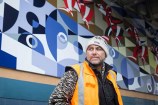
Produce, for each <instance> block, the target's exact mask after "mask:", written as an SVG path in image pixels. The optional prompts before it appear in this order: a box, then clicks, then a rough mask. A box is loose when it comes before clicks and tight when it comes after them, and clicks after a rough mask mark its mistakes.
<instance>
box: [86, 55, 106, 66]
mask: <svg viewBox="0 0 158 105" xmlns="http://www.w3.org/2000/svg"><path fill="white" fill-rule="evenodd" d="M86 61H88V60H87V58H86ZM88 63H89V66H90V67H91V68H92V69H97V67H99V66H102V65H103V63H104V62H100V63H99V64H92V63H91V62H89V61H88Z"/></svg>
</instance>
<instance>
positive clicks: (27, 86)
mask: <svg viewBox="0 0 158 105" xmlns="http://www.w3.org/2000/svg"><path fill="white" fill-rule="evenodd" d="M54 88H55V86H53V85H47V84H40V83H33V82H26V81H20V80H14V79H8V78H0V97H3V98H14V99H24V100H37V101H48V99H49V96H50V94H51V93H52V91H53V89H54Z"/></svg>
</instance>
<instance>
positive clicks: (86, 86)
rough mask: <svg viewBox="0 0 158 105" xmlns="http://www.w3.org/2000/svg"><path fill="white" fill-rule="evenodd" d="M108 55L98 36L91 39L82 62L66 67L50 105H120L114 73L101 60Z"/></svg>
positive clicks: (52, 95) (103, 42)
mask: <svg viewBox="0 0 158 105" xmlns="http://www.w3.org/2000/svg"><path fill="white" fill-rule="evenodd" d="M108 54H109V53H108V47H107V44H106V43H105V41H104V39H103V38H102V37H101V36H95V37H93V38H92V39H90V41H89V42H88V44H87V46H86V59H85V61H84V62H83V63H81V64H75V65H73V66H70V67H66V68H65V71H66V72H65V74H64V76H63V77H62V78H61V81H60V82H59V84H58V85H57V87H56V88H55V89H54V92H53V93H52V94H51V96H50V99H49V105H123V103H122V98H121V95H120V92H119V89H118V86H117V83H116V73H115V72H114V71H113V70H111V69H112V67H111V66H110V65H108V64H106V63H105V62H104V60H105V58H106V57H107V55H108Z"/></svg>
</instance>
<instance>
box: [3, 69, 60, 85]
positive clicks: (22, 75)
mask: <svg viewBox="0 0 158 105" xmlns="http://www.w3.org/2000/svg"><path fill="white" fill-rule="evenodd" d="M0 77H4V78H10V79H16V80H22V81H28V82H36V83H43V84H50V85H57V84H58V82H59V80H60V79H59V78H55V77H51V76H46V75H41V74H36V73H31V72H25V71H19V70H12V69H5V68H0Z"/></svg>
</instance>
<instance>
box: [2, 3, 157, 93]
mask: <svg viewBox="0 0 158 105" xmlns="http://www.w3.org/2000/svg"><path fill="white" fill-rule="evenodd" d="M94 35H101V36H103V37H104V38H105V40H106V41H107V42H108V43H109V52H110V55H109V56H108V58H107V59H106V60H105V62H107V63H108V64H110V65H112V66H113V67H114V70H115V71H116V72H117V81H118V84H119V86H120V87H121V88H122V89H127V90H135V91H139V92H145V93H150V94H156V95H158V58H157V57H158V55H157V50H158V49H157V46H158V44H157V43H158V42H157V29H156V28H155V27H154V26H152V25H151V24H150V23H149V22H147V21H145V20H144V19H143V18H141V17H140V16H137V15H135V14H134V13H132V12H131V11H126V10H124V9H123V8H121V7H119V6H118V5H116V4H111V3H110V2H108V1H107V0H105V1H101V0H98V1H97V2H96V3H93V2H86V3H81V2H77V1H75V0H69V2H68V1H67V0H53V1H52V0H50V1H45V0H16V2H14V1H13V0H2V1H1V2H0V66H1V67H6V68H11V69H15V70H20V71H27V72H33V73H37V74H43V75H49V76H56V77H61V76H62V75H63V73H64V67H65V66H66V65H70V64H75V63H79V62H82V61H83V60H84V57H85V45H86V42H87V40H88V39H89V38H91V37H92V36H94Z"/></svg>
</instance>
